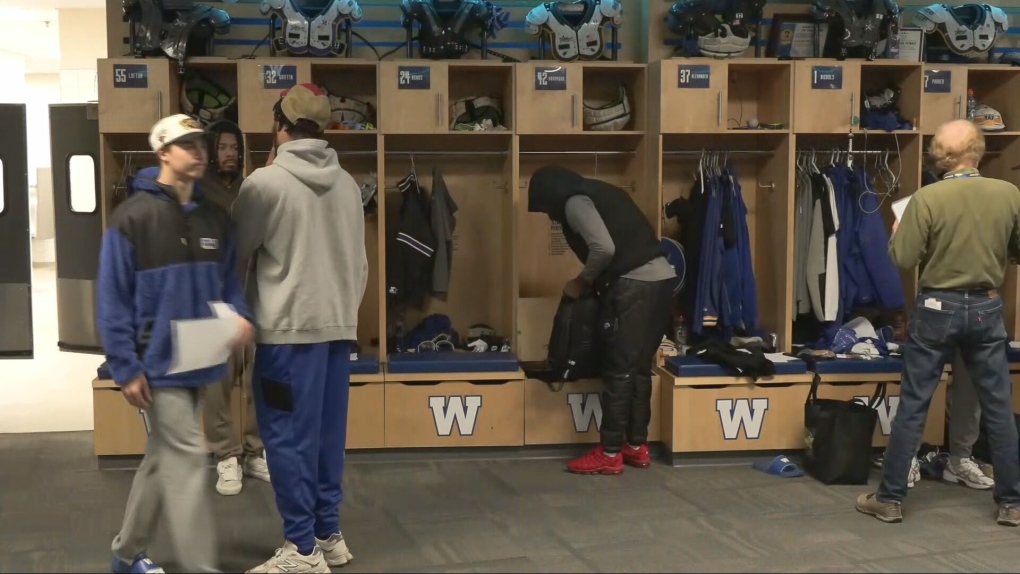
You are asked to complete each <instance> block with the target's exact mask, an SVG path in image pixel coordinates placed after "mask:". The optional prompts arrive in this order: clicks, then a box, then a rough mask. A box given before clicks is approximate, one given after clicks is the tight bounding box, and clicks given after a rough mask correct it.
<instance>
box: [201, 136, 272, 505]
mask: <svg viewBox="0 0 1020 574" xmlns="http://www.w3.org/2000/svg"><path fill="white" fill-rule="evenodd" d="M206 136H207V138H208V145H209V167H208V168H206V170H205V177H204V178H203V179H202V189H203V190H204V191H205V194H206V197H207V198H208V199H209V200H210V201H212V202H214V203H216V204H217V205H219V206H220V207H222V208H223V209H225V210H227V211H229V210H230V207H231V205H233V203H234V200H235V199H237V194H238V192H239V191H240V189H241V183H242V182H244V137H243V135H242V134H241V128H239V127H238V126H237V124H235V123H234V122H232V121H230V120H219V121H216V122H213V123H211V124H209V126H208V127H207V128H206ZM247 269H248V261H247V260H245V259H240V258H239V259H238V261H237V273H238V276H239V277H241V279H242V281H243V279H244V277H245V275H246V274H247ZM254 360H255V346H254V345H249V346H248V347H247V348H244V349H239V350H238V351H237V352H235V353H234V354H233V355H231V357H230V362H229V363H228V370H227V378H225V379H223V380H222V381H220V383H218V384H216V385H212V386H211V387H209V390H208V392H207V393H206V399H205V411H204V412H203V413H202V416H203V422H204V425H203V429H204V431H205V440H206V443H207V444H208V445H209V450H210V451H212V454H213V457H215V458H216V475H217V478H216V492H219V493H220V494H222V495H224V496H231V495H235V494H239V493H240V492H241V486H242V477H243V476H244V475H248V476H250V477H253V478H257V479H259V480H262V481H265V482H269V481H270V480H269V465H268V464H267V463H266V455H265V449H264V448H263V445H262V438H261V437H260V436H259V427H258V422H257V419H256V417H255V403H254V400H253V399H252V394H251V371H252V363H253V361H254ZM238 379H241V383H242V385H243V386H244V388H245V392H244V394H245V395H246V397H245V404H244V408H245V413H244V439H243V441H238V439H237V434H236V433H234V429H233V422H232V421H231V416H230V410H231V409H230V405H231V395H232V394H233V392H234V389H235V388H236V387H237V386H241V385H236V384H235V383H236V382H237V380H238Z"/></svg>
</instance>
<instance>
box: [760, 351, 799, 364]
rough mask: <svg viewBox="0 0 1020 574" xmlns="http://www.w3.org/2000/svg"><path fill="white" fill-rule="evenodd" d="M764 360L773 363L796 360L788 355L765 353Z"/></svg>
mask: <svg viewBox="0 0 1020 574" xmlns="http://www.w3.org/2000/svg"><path fill="white" fill-rule="evenodd" d="M765 358H766V359H768V360H770V361H772V362H773V363H789V362H790V361H796V360H797V359H795V358H793V357H791V356H789V355H784V354H782V353H765Z"/></svg>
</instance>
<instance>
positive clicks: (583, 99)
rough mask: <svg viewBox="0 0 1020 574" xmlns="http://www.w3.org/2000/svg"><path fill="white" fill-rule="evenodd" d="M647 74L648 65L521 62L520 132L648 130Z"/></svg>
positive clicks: (518, 80) (518, 76) (518, 90)
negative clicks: (646, 128) (624, 104)
mask: <svg viewBox="0 0 1020 574" xmlns="http://www.w3.org/2000/svg"><path fill="white" fill-rule="evenodd" d="M645 70H646V67H645V65H644V64H627V63H617V62H584V63H580V62H575V63H560V62H547V61H532V62H524V63H521V64H517V74H516V79H517V82H516V84H517V103H516V105H517V116H518V117H517V133H519V134H521V135H529V134H580V133H586V132H587V133H592V134H608V133H620V132H628V133H641V132H644V131H645V121H646V114H645V107H646V103H645V102H646V101H647V89H646V73H645ZM624 99H625V100H626V107H624V106H622V105H621V104H622V102H623V101H624ZM627 108H629V116H630V117H629V120H626V121H624V120H623V119H622V118H624V117H625V116H626V113H625V112H626V110H627ZM618 118H620V119H619V120H618ZM596 124H598V125H597V126H596ZM600 128H602V129H600Z"/></svg>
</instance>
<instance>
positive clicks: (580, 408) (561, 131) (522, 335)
mask: <svg viewBox="0 0 1020 574" xmlns="http://www.w3.org/2000/svg"><path fill="white" fill-rule="evenodd" d="M646 94H647V66H645V65H644V64H632V63H624V62H591V63H587V62H586V63H570V64H562V63H557V62H527V63H522V64H518V65H517V115H518V124H517V125H518V129H517V131H518V134H519V136H518V138H519V141H520V153H519V160H518V163H519V165H518V173H519V176H520V185H519V186H518V187H517V188H516V190H515V195H516V199H515V228H516V231H515V235H516V237H515V241H516V243H517V249H518V253H519V257H518V264H517V265H518V269H517V278H516V283H515V289H516V296H517V316H516V319H517V332H516V336H515V345H516V346H517V348H518V350H519V355H520V358H521V361H522V362H524V363H525V364H528V363H541V362H542V361H544V360H545V359H546V354H547V345H548V342H549V336H550V334H551V330H552V318H553V315H554V314H555V312H556V308H557V306H558V304H559V301H560V297H561V295H562V292H563V286H564V284H566V282H567V281H569V280H570V279H572V278H574V277H576V276H577V274H578V273H579V272H580V271H581V268H582V267H583V265H582V263H581V262H580V261H579V260H578V259H577V256H576V255H574V253H573V251H571V249H570V247H569V246H568V245H567V243H566V239H565V238H564V236H563V232H562V230H561V228H560V226H559V224H556V223H553V222H552V221H551V220H550V219H549V217H548V216H547V215H546V214H544V213H531V212H529V211H528V187H529V184H530V180H531V176H532V174H534V172H535V171H536V170H538V169H539V168H541V167H543V166H547V165H559V166H563V167H566V168H568V169H571V170H573V171H575V172H577V173H579V174H581V175H582V176H584V177H589V178H593V179H599V180H602V181H606V182H608V183H610V184H613V185H616V186H618V187H620V188H622V189H623V190H624V191H626V192H627V193H629V194H630V195H631V197H632V199H633V200H634V202H635V203H636V204H637V205H638V207H639V208H640V209H641V211H642V212H643V213H644V214H645V216H646V217H647V218H648V219H649V221H650V222H651V223H652V225H653V227H655V218H656V212H657V211H658V209H657V207H656V201H657V198H656V197H655V196H654V194H651V193H649V192H650V188H649V187H648V186H647V185H646V184H647V181H646V179H645V172H646V167H645V166H646V164H645V158H646V152H645V138H644V131H645V128H646V125H647V117H648V116H647V105H646V100H647V97H646ZM623 95H625V96H626V98H627V102H628V105H629V106H630V119H629V120H628V121H627V123H626V124H625V125H623V126H621V129H618V130H615V131H603V130H594V129H591V126H586V125H585V107H588V108H600V107H603V106H606V105H609V104H613V103H616V102H619V100H620V98H621V96H623ZM524 384H525V442H526V444H528V445H547V444H572V443H593V442H598V436H599V435H598V431H599V428H600V426H601V413H602V406H601V396H600V394H599V391H600V390H601V388H602V382H601V381H599V380H583V381H577V382H568V383H565V384H564V385H563V386H562V388H561V387H560V386H559V385H556V386H550V385H549V384H547V383H544V382H542V381H540V380H537V379H532V378H529V379H527V380H526V381H525V383H524ZM658 389H659V381H658V378H657V377H653V379H652V403H653V413H655V414H653V418H652V422H651V424H650V426H649V441H652V442H656V441H658V440H660V433H659V422H658V412H657V411H658V410H659V391H658Z"/></svg>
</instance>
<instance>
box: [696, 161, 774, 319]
mask: <svg viewBox="0 0 1020 574" xmlns="http://www.w3.org/2000/svg"><path fill="white" fill-rule="evenodd" d="M705 182H706V193H710V194H711V195H710V196H709V201H708V207H707V209H706V213H705V231H704V240H703V242H702V259H701V269H700V273H699V277H698V286H697V294H696V297H695V312H694V321H693V325H692V332H694V333H697V334H701V333H702V332H703V328H704V327H720V328H722V330H723V332H724V335H725V336H726V337H727V338H728V337H729V336H731V335H732V334H733V331H734V330H735V329H739V330H741V331H744V332H748V331H751V330H753V329H756V328H757V326H758V292H757V288H756V285H755V280H754V267H753V265H752V258H751V243H750V233H749V231H748V228H747V205H746V204H745V203H744V198H743V196H742V194H741V189H740V182H739V181H738V179H737V176H736V174H735V173H734V172H733V170H732V168H727V169H726V170H725V171H724V172H723V174H722V175H721V176H720V177H708V178H705ZM724 218H725V219H724ZM727 239H729V240H730V241H731V243H730V244H727Z"/></svg>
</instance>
